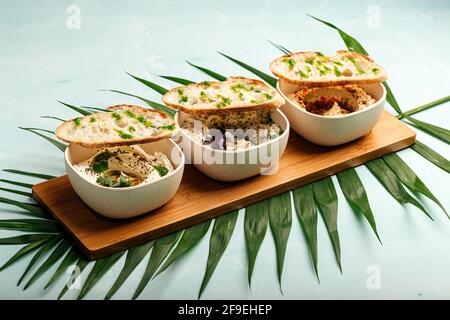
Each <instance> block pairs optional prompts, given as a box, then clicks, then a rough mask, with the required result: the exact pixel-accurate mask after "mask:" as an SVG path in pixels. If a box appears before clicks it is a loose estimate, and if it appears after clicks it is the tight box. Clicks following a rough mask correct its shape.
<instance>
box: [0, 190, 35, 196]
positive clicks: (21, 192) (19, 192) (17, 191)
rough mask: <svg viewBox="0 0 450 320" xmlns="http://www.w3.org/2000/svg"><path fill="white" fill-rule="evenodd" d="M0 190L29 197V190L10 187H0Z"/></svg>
mask: <svg viewBox="0 0 450 320" xmlns="http://www.w3.org/2000/svg"><path fill="white" fill-rule="evenodd" d="M0 190H1V191H5V192H9V193H14V194H18V195H21V196H25V197H29V198H31V192H26V191H20V190H16V189H10V188H3V187H0Z"/></svg>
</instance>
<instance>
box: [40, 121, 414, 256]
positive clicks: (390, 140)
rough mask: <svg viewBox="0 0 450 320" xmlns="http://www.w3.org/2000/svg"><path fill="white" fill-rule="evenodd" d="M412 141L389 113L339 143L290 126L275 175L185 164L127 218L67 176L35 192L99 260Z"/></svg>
mask: <svg viewBox="0 0 450 320" xmlns="http://www.w3.org/2000/svg"><path fill="white" fill-rule="evenodd" d="M414 141H415V132H414V131H412V130H411V129H409V128H408V127H407V126H405V125H404V124H403V123H401V122H400V121H398V120H397V119H396V118H394V117H392V116H391V115H389V114H388V113H384V114H383V115H382V118H381V120H380V121H379V123H378V124H377V126H376V127H375V128H374V129H373V130H372V132H371V133H369V134H368V135H366V136H365V137H363V138H360V139H358V140H356V141H354V142H351V143H348V144H345V145H342V146H338V147H319V146H317V145H314V144H311V143H309V142H307V141H306V140H304V139H302V138H301V137H299V136H298V135H297V134H295V133H294V132H293V131H291V133H290V138H289V143H288V145H287V148H286V151H285V153H284V154H283V156H282V158H281V161H280V167H279V171H278V173H277V174H276V175H266V176H256V177H253V178H249V179H246V180H243V181H238V182H218V181H215V180H212V179H210V178H208V177H207V176H205V175H203V174H202V173H201V172H200V171H198V170H197V169H195V167H194V166H192V165H186V168H185V171H184V176H183V179H182V182H181V185H180V188H179V190H178V192H177V193H176V195H175V197H174V198H173V199H172V200H171V201H170V202H168V203H167V204H166V205H164V206H163V207H161V208H159V209H157V210H155V211H153V212H151V213H148V214H145V215H142V216H139V217H136V218H132V219H128V220H112V219H108V218H104V217H102V216H100V215H98V214H96V213H95V212H93V211H92V210H91V209H90V208H89V207H88V206H87V205H85V204H84V203H83V202H82V201H81V200H80V198H79V197H78V196H77V195H76V194H75V192H74V191H73V189H72V187H71V185H70V183H69V180H68V178H67V176H63V177H59V178H55V179H52V180H49V181H46V182H43V183H40V184H38V185H35V186H34V187H33V197H34V198H35V199H36V200H37V201H38V202H39V203H41V204H42V205H43V206H44V207H45V208H47V209H48V210H49V211H50V212H51V213H52V214H53V215H54V216H55V218H56V219H57V220H58V221H59V222H60V223H61V224H62V225H63V226H64V227H65V229H66V230H67V231H68V232H69V233H70V234H72V236H73V237H74V238H75V239H76V241H77V242H78V244H79V246H80V248H81V250H82V251H83V252H84V253H85V254H86V256H87V257H88V258H90V259H98V258H101V257H104V256H108V255H111V254H113V253H115V252H118V251H121V250H124V249H127V248H129V247H132V246H136V245H139V244H141V243H144V242H146V241H149V240H151V239H154V238H158V237H161V236H164V235H167V234H170V233H172V232H174V231H177V230H180V229H183V228H186V227H189V226H192V225H194V224H197V223H200V222H203V221H206V220H208V219H211V218H214V217H216V216H218V215H221V214H224V213H227V212H229V211H231V210H234V209H240V208H243V207H246V206H247V205H249V204H252V203H255V202H258V201H260V200H263V199H266V198H268V197H271V196H274V195H277V194H280V193H282V192H286V191H288V190H292V189H294V188H296V187H299V186H301V185H304V184H307V183H310V182H312V181H315V180H318V179H322V178H324V177H326V176H329V175H333V174H335V173H337V172H339V171H342V170H344V169H347V168H350V167H355V166H358V165H360V164H363V163H365V162H367V161H369V160H372V159H375V158H378V157H380V156H383V155H385V154H387V153H390V152H393V151H398V150H400V149H402V148H405V147H407V146H409V145H411V144H413V143H414Z"/></svg>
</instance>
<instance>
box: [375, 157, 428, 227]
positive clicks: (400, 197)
mask: <svg viewBox="0 0 450 320" xmlns="http://www.w3.org/2000/svg"><path fill="white" fill-rule="evenodd" d="M366 166H367V168H368V169H369V170H370V172H372V174H373V175H374V176H375V177H376V178H377V179H378V181H380V183H381V184H382V185H383V186H384V188H385V189H386V190H387V191H388V192H389V193H390V194H391V196H392V197H394V199H395V200H397V201H398V202H399V203H400V204H402V205H404V204H407V203H409V204H412V205H413V206H416V207H417V208H419V209H420V210H422V212H423V213H425V214H426V215H427V216H428V217H429V218H430V219H431V220H433V218H432V217H431V216H430V215H429V213H428V212H427V211H426V210H425V208H424V207H423V206H422V205H421V204H420V203H419V202H418V201H417V200H416V199H414V198H413V197H412V196H411V195H410V194H409V193H408V192H407V191H406V190H405V188H404V187H403V185H402V184H401V182H400V180H399V179H398V178H397V176H396V175H395V173H394V172H393V171H392V170H391V169H390V168H389V167H388V166H387V164H386V163H385V162H384V161H383V160H382V159H375V160H372V161H369V162H367V163H366Z"/></svg>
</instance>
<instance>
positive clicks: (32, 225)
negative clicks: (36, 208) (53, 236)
mask: <svg viewBox="0 0 450 320" xmlns="http://www.w3.org/2000/svg"><path fill="white" fill-rule="evenodd" d="M0 229H3V230H18V231H27V232H55V233H58V232H60V230H59V227H58V224H57V222H56V221H54V220H42V219H10V220H0Z"/></svg>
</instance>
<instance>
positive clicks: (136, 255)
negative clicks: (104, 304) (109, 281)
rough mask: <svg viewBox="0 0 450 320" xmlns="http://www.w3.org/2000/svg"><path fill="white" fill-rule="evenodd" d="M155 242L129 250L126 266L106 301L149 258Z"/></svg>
mask: <svg viewBox="0 0 450 320" xmlns="http://www.w3.org/2000/svg"><path fill="white" fill-rule="evenodd" d="M153 244H154V241H150V242H148V243H144V244H143V245H140V246H138V247H133V248H130V249H128V250H127V258H126V259H125V265H124V266H123V268H122V271H120V274H119V276H118V277H117V279H116V281H115V282H114V284H113V286H112V287H111V289H110V290H109V292H108V293H107V295H106V297H105V299H106V300H109V299H111V297H112V296H113V295H114V294H115V293H116V292H117V290H119V288H120V287H121V286H122V285H123V284H124V282H125V281H126V280H127V279H128V277H129V276H130V275H131V273H133V271H134V269H136V267H137V266H138V265H139V264H140V263H141V261H142V260H143V259H144V258H145V257H146V256H147V254H148V253H149V251H150V249H151V248H152V247H153Z"/></svg>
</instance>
